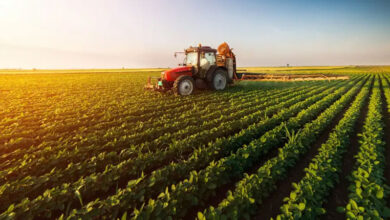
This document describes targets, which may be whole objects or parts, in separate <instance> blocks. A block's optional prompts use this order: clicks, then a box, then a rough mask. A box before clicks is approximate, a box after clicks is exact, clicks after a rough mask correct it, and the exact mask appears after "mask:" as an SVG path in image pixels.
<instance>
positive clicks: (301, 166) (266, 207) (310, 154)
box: [253, 87, 362, 219]
mask: <svg viewBox="0 0 390 220" xmlns="http://www.w3.org/2000/svg"><path fill="white" fill-rule="evenodd" d="M361 89H362V87H361V88H360V90H361ZM358 93H359V92H357V93H356V95H355V96H354V97H356V96H357V94H358ZM353 101H354V98H352V99H351V100H350V101H349V102H348V103H347V105H346V106H345V107H344V109H343V110H342V111H341V112H340V113H338V114H337V115H336V117H335V119H334V120H333V121H332V123H331V124H330V125H328V127H327V128H326V129H325V131H324V132H322V134H321V135H320V136H319V137H318V138H317V140H316V142H315V143H314V144H313V146H312V147H310V148H309V149H308V151H307V152H306V153H305V154H304V155H303V157H302V158H301V159H299V160H298V161H297V163H296V164H295V166H294V167H292V168H290V170H289V171H288V172H287V177H286V178H285V179H283V180H280V181H278V182H277V184H276V187H277V188H276V190H275V191H274V192H273V193H271V194H270V195H269V196H268V197H267V198H266V199H264V200H263V201H262V204H261V205H260V207H259V209H258V210H257V214H256V215H255V216H254V217H253V219H270V218H271V217H275V216H277V215H278V213H279V212H280V207H281V206H282V205H283V203H284V201H283V199H284V198H286V197H288V196H289V195H290V192H291V191H292V190H293V187H292V183H294V182H298V181H300V180H301V179H302V178H303V177H304V176H305V168H306V167H308V166H309V164H310V163H311V161H312V159H313V158H314V157H315V156H316V155H317V154H318V149H319V148H320V147H321V145H322V144H324V143H325V142H326V141H327V140H328V138H329V135H330V133H331V132H332V130H333V129H334V128H335V127H336V126H337V124H338V123H339V121H340V120H341V119H342V118H343V117H344V114H345V112H346V111H347V110H348V108H349V107H350V105H351V103H352V102H353Z"/></svg>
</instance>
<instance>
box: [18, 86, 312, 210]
mask: <svg viewBox="0 0 390 220" xmlns="http://www.w3.org/2000/svg"><path fill="white" fill-rule="evenodd" d="M308 95H310V94H308ZM299 98H300V99H303V98H302V97H297V98H296V99H297V100H298V99H299ZM282 106H283V105H282ZM282 106H277V107H275V108H274V109H275V110H279V109H280V107H282ZM278 108H279V109H278ZM251 120H252V121H253V120H254V119H253V118H247V120H246V121H244V122H246V123H248V122H250V121H251ZM235 126H236V127H242V123H239V124H236V125H235ZM179 146H180V145H178V147H179ZM189 146H190V145H189ZM180 147H183V146H180ZM172 150H175V151H177V152H178V153H179V152H182V150H180V148H177V147H175V148H172ZM175 151H173V152H175ZM171 152H172V151H171ZM168 153H169V151H168V152H159V154H157V155H156V154H146V155H145V157H140V158H139V159H138V161H139V162H137V160H133V159H131V160H128V161H124V162H122V163H120V164H118V165H117V166H109V167H108V168H109V169H108V171H107V172H106V171H105V172H103V173H101V174H99V175H92V176H90V177H86V178H83V179H80V180H79V181H78V182H76V183H75V184H71V185H69V184H64V185H63V186H61V187H59V188H53V189H51V190H48V191H46V192H45V193H44V194H43V196H39V197H38V198H37V199H35V200H32V201H30V200H28V199H25V200H23V201H22V202H21V203H20V204H18V205H16V206H15V210H19V211H20V213H18V212H15V213H18V214H22V215H24V216H51V213H52V212H55V210H64V209H65V207H66V205H68V204H70V201H74V200H75V199H76V201H77V200H78V198H77V196H76V195H83V196H80V198H85V197H86V196H85V195H88V194H87V193H90V194H93V195H98V194H95V192H96V191H99V190H100V191H102V190H103V191H105V190H108V189H109V188H110V187H109V185H108V184H105V183H106V182H107V183H110V182H111V183H115V181H116V178H117V177H116V176H118V177H122V176H121V175H118V174H125V175H126V174H127V173H129V174H127V175H134V174H136V173H134V174H131V173H132V172H130V171H131V170H133V171H134V172H140V170H143V169H142V167H140V165H141V166H145V162H148V163H147V164H146V165H148V164H150V165H151V166H155V164H156V162H157V163H158V162H159V160H160V159H161V157H162V156H164V155H169V154H168ZM179 155H180V154H179ZM151 158H155V159H152V160H150V159H151ZM148 159H149V161H148ZM156 159H157V160H156ZM134 165H137V166H134ZM112 168H115V169H116V170H118V171H121V172H120V173H117V172H112V171H110V169H112ZM109 173H111V174H110V175H108V174H109ZM104 176H105V177H104ZM107 185H108V186H107ZM95 190H96V191H95ZM80 192H81V193H80ZM50 201H57V202H56V203H52V202H50ZM59 201H61V202H59ZM23 207H29V208H28V209H27V210H25V208H23ZM15 210H13V211H15ZM22 210H25V211H27V213H26V212H25V211H22ZM49 210H50V211H49ZM11 213H12V211H11ZM23 213H24V214H23ZM34 213H35V214H34ZM39 213H40V214H39Z"/></svg>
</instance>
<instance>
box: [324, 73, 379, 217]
mask: <svg viewBox="0 0 390 220" xmlns="http://www.w3.org/2000/svg"><path fill="white" fill-rule="evenodd" d="M375 80H376V79H375V78H374V80H373V81H372V82H371V85H370V90H369V94H368V97H369V98H367V99H366V100H365V102H366V105H364V106H363V109H362V112H361V113H360V115H359V119H358V120H357V122H356V124H355V132H354V134H353V135H352V137H351V138H350V144H349V146H348V149H347V151H346V152H345V153H344V155H343V160H342V161H343V162H342V165H341V172H340V173H339V182H338V183H337V184H336V185H335V187H334V188H333V190H332V191H331V193H330V195H329V196H328V197H327V201H326V202H325V204H324V205H323V208H324V209H325V210H326V213H325V215H323V216H321V219H323V220H324V219H328V220H334V219H345V214H344V213H340V212H337V211H336V208H337V207H338V206H342V207H345V206H346V205H347V203H348V200H349V198H348V194H349V192H348V186H349V185H350V181H349V180H348V176H349V175H350V174H351V172H352V169H353V168H354V166H355V163H356V159H355V157H354V156H355V155H356V154H357V153H358V150H359V139H360V138H359V137H358V134H361V133H362V132H363V125H364V121H365V119H366V117H367V113H368V104H367V103H368V101H369V99H370V97H371V94H372V86H373V83H374V81H375Z"/></svg>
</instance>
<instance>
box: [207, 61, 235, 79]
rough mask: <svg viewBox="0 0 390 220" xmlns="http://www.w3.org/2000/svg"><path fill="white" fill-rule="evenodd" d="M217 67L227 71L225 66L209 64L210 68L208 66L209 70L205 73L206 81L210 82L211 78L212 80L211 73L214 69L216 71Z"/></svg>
mask: <svg viewBox="0 0 390 220" xmlns="http://www.w3.org/2000/svg"><path fill="white" fill-rule="evenodd" d="M218 69H222V70H224V71H226V72H227V71H228V70H227V69H226V68H225V67H223V66H217V65H212V66H210V68H209V70H208V71H207V74H206V79H207V82H211V80H212V78H211V77H212V76H213V73H214V72H215V71H217V70H218ZM228 80H229V79H228Z"/></svg>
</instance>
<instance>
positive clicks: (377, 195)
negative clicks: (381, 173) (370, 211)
mask: <svg viewBox="0 0 390 220" xmlns="http://www.w3.org/2000/svg"><path fill="white" fill-rule="evenodd" d="M376 198H378V199H383V190H382V189H380V190H379V191H378V192H376Z"/></svg>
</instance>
